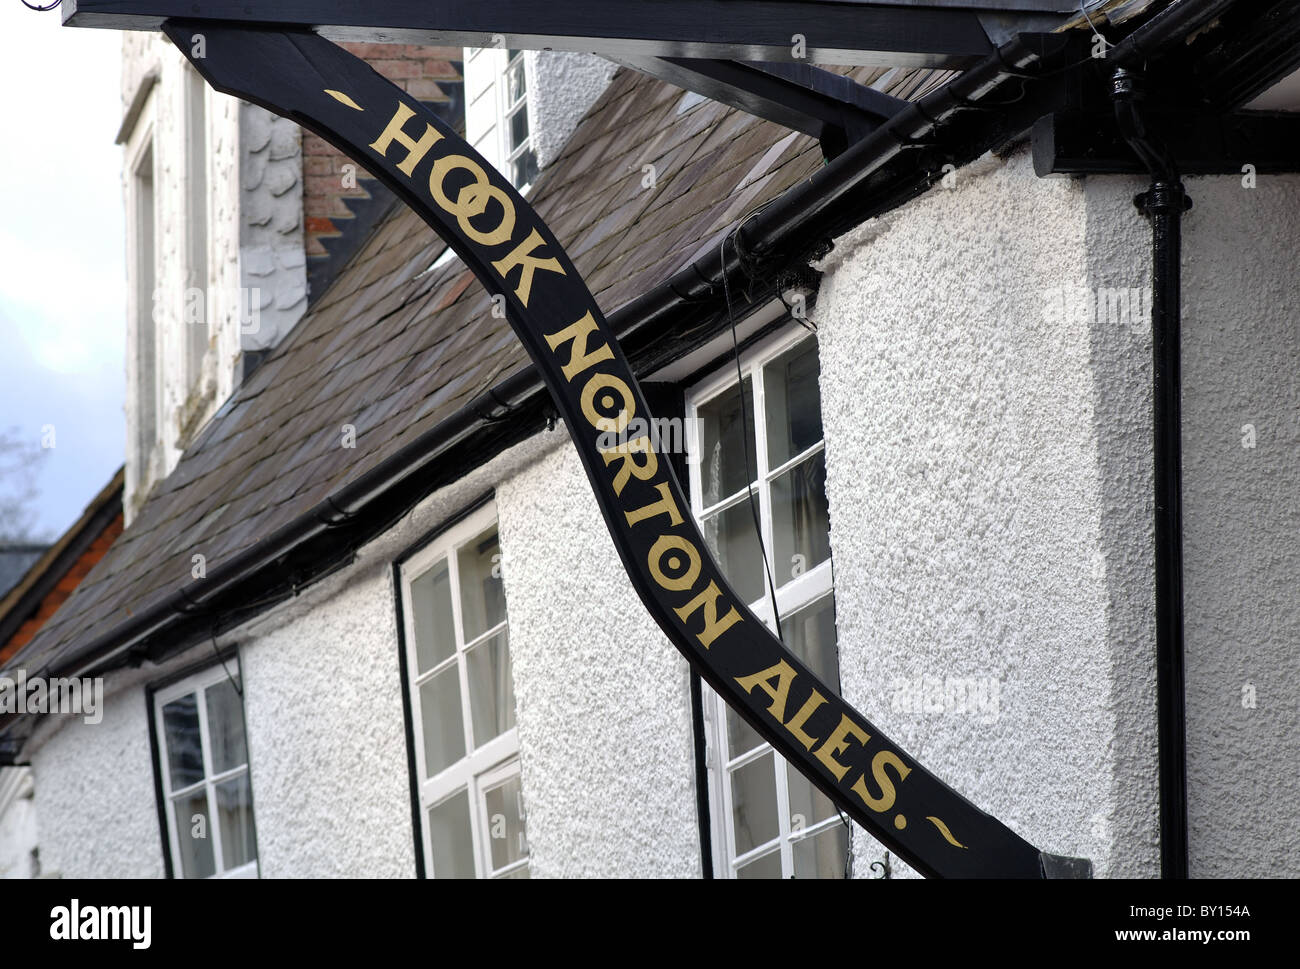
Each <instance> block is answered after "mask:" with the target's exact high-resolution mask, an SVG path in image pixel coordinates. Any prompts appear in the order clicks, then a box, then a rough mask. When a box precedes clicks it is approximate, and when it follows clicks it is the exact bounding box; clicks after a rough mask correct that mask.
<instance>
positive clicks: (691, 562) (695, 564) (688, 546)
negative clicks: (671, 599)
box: [648, 535, 700, 592]
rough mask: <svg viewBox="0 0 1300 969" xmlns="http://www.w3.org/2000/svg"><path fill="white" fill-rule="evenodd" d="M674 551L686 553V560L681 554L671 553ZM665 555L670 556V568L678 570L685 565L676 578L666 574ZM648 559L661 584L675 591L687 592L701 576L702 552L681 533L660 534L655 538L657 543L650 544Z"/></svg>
mask: <svg viewBox="0 0 1300 969" xmlns="http://www.w3.org/2000/svg"><path fill="white" fill-rule="evenodd" d="M674 552H680V553H681V554H682V555H685V556H686V561H685V562H683V561H682V560H681V556H679V555H676V554H670V553H674ZM665 555H668V556H669V558H668V562H667V565H668V568H670V569H672V570H673V571H677V570H678V569H682V568H683V567H685V571H683V572H682V574H681V575H679V576H678V577H677V578H675V579H674V578H673V577H672V576H670V575H665V574H664V571H663V568H662V566H663V564H664V556H665ZM648 559H649V565H650V575H651V576H652V577H653V578H654V580H655V581H656V582H658V583H659V585H660V586H662V587H663V588H665V589H669V590H671V591H673V592H685V591H686V590H687V589H689V588H690V587H691V586H693V585H694V584H695V580H696V579H698V578H699V577H700V553H699V551H698V550H696V548H695V545H694V543H692V542H690V541H688V540H686V539H684V538H682V537H681V536H680V535H660V536H659V537H658V538H657V539H655V543H654V544H653V545H651V546H650V555H649V556H648Z"/></svg>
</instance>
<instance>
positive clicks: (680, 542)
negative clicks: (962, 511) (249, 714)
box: [163, 21, 1086, 878]
mask: <svg viewBox="0 0 1300 969" xmlns="http://www.w3.org/2000/svg"><path fill="white" fill-rule="evenodd" d="M163 29H164V31H165V32H166V33H167V35H168V36H169V37H170V38H171V39H172V41H173V42H174V43H175V44H176V46H177V47H179V48H180V50H181V51H183V52H185V53H187V54H190V53H191V52H193V51H195V50H201V51H202V55H203V56H201V57H192V58H191V60H192V61H193V63H194V66H195V67H196V68H197V69H198V70H199V72H200V73H201V74H202V75H203V76H204V77H205V78H206V79H207V81H208V82H209V83H211V84H212V86H213V87H214V88H216V89H217V90H219V91H223V92H225V93H227V94H232V95H235V96H237V97H241V98H244V99H245V100H248V101H252V102H255V103H257V104H260V105H262V106H264V107H266V108H267V109H268V110H270V111H273V112H275V113H277V114H280V115H283V116H284V117H286V118H290V119H292V120H293V121H296V122H298V123H299V124H300V125H302V126H303V127H305V128H308V129H310V130H312V131H314V132H316V133H317V134H319V135H320V136H321V137H323V138H325V139H326V140H327V141H329V142H331V143H333V144H334V145H336V146H337V147H338V148H339V149H341V150H342V151H344V152H346V153H347V154H348V155H350V156H351V157H352V158H353V159H355V160H356V161H358V162H359V163H361V164H362V165H364V166H365V167H366V168H367V169H369V170H370V171H371V172H373V173H374V174H375V175H376V177H378V178H380V179H381V180H382V181H383V182H384V183H385V184H387V185H388V186H389V187H390V188H392V189H393V190H394V191H395V192H397V194H398V195H399V196H400V197H401V198H402V199H403V200H404V201H405V202H406V203H407V204H408V205H410V206H411V207H412V208H414V209H415V210H416V211H417V212H418V213H419V214H420V215H421V216H422V217H423V219H424V220H425V221H426V222H427V223H428V224H429V225H430V226H431V227H432V228H433V229H434V231H435V232H437V233H438V234H439V235H440V236H442V237H443V239H445V240H446V241H447V243H448V244H449V245H450V246H451V247H452V248H453V249H454V250H455V251H456V252H457V254H459V255H460V257H461V258H462V259H463V260H464V261H465V265H466V266H467V267H469V268H470V269H471V270H472V271H473V272H474V274H475V275H476V276H477V277H478V279H479V280H480V281H481V282H482V283H483V284H484V285H485V286H486V287H488V289H489V290H490V291H491V292H501V293H502V294H503V295H504V296H505V301H506V307H507V316H508V318H509V320H510V323H511V325H512V326H513V327H514V330H515V333H517V334H518V336H519V339H520V340H522V341H523V344H524V346H525V347H526V348H527V350H528V353H529V355H530V356H531V357H532V360H533V362H534V364H535V365H536V367H537V369H538V371H539V372H540V373H541V376H542V378H543V379H544V380H545V382H546V385H547V386H548V387H549V389H550V392H551V394H552V395H553V397H554V398H555V403H556V406H557V408H558V410H559V413H560V414H561V415H562V416H563V418H564V421H565V424H566V426H567V427H568V429H569V433H570V434H571V436H572V438H573V443H574V446H575V447H577V449H578V453H579V454H580V455H581V457H582V462H583V465H584V466H585V468H586V471H587V476H588V478H589V479H590V481H591V487H592V490H593V491H594V492H595V494H596V499H597V501H598V502H599V504H600V509H601V512H602V514H603V515H604V517H605V521H606V523H607V524H608V526H609V530H610V534H611V535H612V536H613V538H614V544H615V546H616V547H617V548H618V553H619V556H620V557H621V558H622V560H623V567H624V568H625V569H626V570H627V574H628V577H629V578H630V579H631V580H632V584H633V586H635V588H636V590H637V592H638V593H639V594H640V596H641V599H642V601H643V602H644V603H645V606H646V608H647V609H648V610H649V611H650V614H651V615H652V616H654V618H655V620H656V621H657V622H658V623H659V625H660V627H661V628H662V629H663V631H664V632H665V633H666V634H667V636H668V638H669V639H670V640H672V642H673V644H674V645H675V646H676V647H677V648H678V649H679V650H680V651H681V652H682V654H683V655H684V656H685V657H686V658H687V660H689V661H690V663H691V664H692V665H693V666H694V667H695V668H696V669H697V670H698V671H699V672H700V674H701V675H702V676H703V678H704V679H705V680H707V681H708V682H709V684H710V685H711V686H712V687H713V688H714V689H715V690H717V692H718V693H719V694H720V695H721V696H722V697H723V699H724V700H725V701H726V702H727V703H728V704H729V705H730V706H731V707H732V708H733V709H734V710H736V711H737V712H738V713H739V714H740V715H741V716H743V717H744V718H745V720H747V721H748V722H749V723H750V724H751V725H752V726H753V727H754V728H755V729H756V730H757V731H758V732H759V734H760V735H761V736H762V737H763V738H764V739H765V740H767V741H768V742H769V743H771V744H772V746H773V747H775V748H776V749H777V750H778V751H780V752H781V754H783V755H784V756H785V757H786V758H787V759H788V760H789V761H790V763H791V764H793V765H794V766H795V767H796V768H797V769H798V770H799V771H800V772H801V773H802V774H803V775H804V776H806V777H807V778H808V779H809V780H810V781H811V782H812V783H813V784H815V785H816V786H817V787H818V788H820V789H821V790H822V791H823V792H825V794H826V795H827V796H828V797H830V798H831V799H832V800H833V801H834V802H835V803H836V804H837V805H839V807H840V808H841V810H843V811H844V812H845V813H846V814H847V815H849V816H850V817H852V818H853V819H854V820H855V821H857V822H858V823H859V824H861V825H862V826H863V827H864V828H866V829H867V830H868V831H870V832H871V834H872V835H874V836H875V837H876V838H877V839H878V840H880V841H881V842H883V843H884V844H885V845H886V846H887V847H888V848H890V849H891V850H893V851H894V852H896V853H897V854H898V855H899V856H900V857H901V858H903V859H904V860H905V861H907V863H908V864H910V865H912V866H913V867H914V868H916V869H917V870H919V871H921V872H922V873H924V874H925V875H928V876H932V877H1020V878H1042V877H1048V876H1050V875H1052V874H1054V873H1058V872H1059V873H1075V872H1079V871H1080V870H1086V863H1080V862H1074V860H1072V859H1061V858H1056V857H1055V856H1051V855H1045V854H1042V853H1040V852H1039V850H1038V849H1037V848H1035V847H1034V846H1033V845H1031V844H1029V843H1028V842H1027V841H1025V840H1024V839H1022V838H1020V837H1019V836H1018V835H1016V834H1015V833H1014V832H1013V831H1011V830H1010V829H1009V828H1007V827H1006V826H1005V825H1004V824H1002V823H1001V822H1000V821H998V820H997V819H996V818H993V817H991V816H990V815H988V814H985V813H984V812H983V811H981V810H979V808H977V807H975V806H974V805H973V804H971V803H970V802H969V801H967V800H966V799H965V798H963V797H962V796H961V795H959V794H957V793H956V792H955V791H953V790H952V789H951V788H949V787H948V786H947V785H945V784H944V783H943V782H942V781H940V780H939V779H938V778H936V777H935V776H934V775H932V774H931V773H929V772H928V771H927V770H925V768H923V767H922V766H921V765H920V764H918V763H917V762H916V760H914V759H913V758H911V757H909V756H908V755H907V754H906V753H904V752H903V751H902V750H901V749H900V748H899V747H898V746H897V745H896V744H894V743H893V742H891V741H890V739H889V738H888V737H886V736H885V734H884V733H883V731H881V730H880V729H879V728H877V727H876V726H875V725H874V724H872V723H870V722H869V721H868V720H867V719H866V718H865V717H863V716H862V715H861V714H859V713H858V712H857V711H856V710H854V709H853V708H852V707H850V706H849V705H848V704H846V703H845V702H844V701H843V700H841V699H840V698H839V697H838V696H837V695H836V693H835V691H834V690H831V689H830V688H828V687H827V686H826V684H824V683H822V682H821V681H820V680H819V679H818V678H817V677H816V676H815V675H814V674H813V672H812V671H811V670H810V669H808V667H807V666H805V665H804V664H803V663H802V662H800V660H799V659H798V658H797V657H796V656H795V655H794V654H792V653H791V652H790V651H789V650H788V649H786V648H785V647H784V646H783V645H782V644H781V642H780V641H779V640H778V639H777V638H776V637H775V636H773V635H772V633H771V632H769V630H768V628H767V627H766V626H765V625H764V624H763V622H762V621H761V620H759V619H758V618H757V617H756V616H755V615H754V614H753V613H752V612H750V611H749V609H747V608H746V606H745V604H744V603H743V602H742V601H741V600H740V598H739V597H738V596H737V595H736V593H735V592H734V591H733V590H732V589H731V587H730V586H729V585H728V584H727V581H726V580H725V579H724V578H723V576H722V572H721V570H720V569H719V568H718V566H717V563H715V562H714V561H713V559H712V557H711V556H710V554H709V552H708V548H707V546H706V544H705V542H704V539H703V537H702V536H701V534H700V531H699V529H698V528H697V527H696V524H695V521H694V519H693V517H692V515H691V513H690V506H689V504H688V503H687V501H686V499H685V498H684V497H683V492H682V489H681V487H680V486H679V485H678V483H677V480H676V478H675V477H674V475H673V471H672V469H671V467H670V462H669V461H668V460H667V459H666V458H665V457H663V456H661V455H659V454H658V453H656V450H655V448H654V445H653V443H652V441H651V439H650V438H648V437H642V438H636V439H632V440H627V439H626V435H624V436H623V443H622V444H620V445H618V446H616V447H614V448H613V449H608V448H606V449H602V448H601V446H600V445H601V444H602V443H604V444H608V442H609V441H610V440H611V438H613V437H614V436H615V435H610V434H607V432H611V431H612V432H622V431H624V430H625V429H626V428H627V426H628V424H629V422H631V421H632V420H633V419H634V418H641V419H642V420H644V421H648V420H649V418H650V413H649V411H648V409H647V407H646V402H645V397H644V396H642V393H641V391H640V389H639V388H638V386H637V381H636V378H635V377H634V376H633V374H632V370H631V368H630V367H629V366H628V363H627V361H626V359H624V357H623V353H622V351H621V350H620V348H619V345H618V341H617V339H616V338H615V336H614V334H613V332H612V330H611V329H610V327H609V325H608V324H607V323H606V321H605V318H604V316H603V315H602V314H601V311H600V307H598V306H597V305H596V301H595V299H594V298H593V297H592V295H591V293H590V291H589V290H588V289H587V286H586V284H585V283H584V282H583V280H582V277H581V276H580V275H579V274H578V272H577V270H576V269H575V268H574V266H573V263H572V262H570V260H569V258H568V256H567V255H566V254H565V252H564V249H563V248H562V247H561V246H560V244H559V243H558V242H557V241H556V239H555V237H554V236H553V235H552V234H551V232H550V230H549V229H548V228H547V227H546V225H545V224H544V223H543V222H542V221H541V219H540V218H538V216H537V214H536V213H535V212H534V211H533V209H532V207H531V206H529V204H528V203H527V202H526V201H525V200H524V199H523V198H522V197H521V196H520V195H519V194H518V193H517V192H516V191H515V190H514V188H513V187H512V186H511V185H510V183H509V182H508V181H507V180H505V179H504V178H503V177H502V176H501V175H500V174H499V173H498V172H497V171H496V170H495V169H494V168H493V167H492V166H491V165H489V164H488V163H487V162H486V161H484V159H483V158H482V157H481V156H479V155H478V154H477V153H476V152H475V151H474V150H473V149H472V148H471V147H470V146H469V145H467V144H466V143H465V142H464V140H462V139H461V138H460V137H459V136H458V135H457V134H456V133H455V132H454V131H452V130H451V129H450V128H449V127H448V126H447V125H446V124H445V123H443V122H442V121H441V120H440V119H438V118H437V117H436V116H435V115H433V114H432V113H431V112H430V111H428V110H427V109H426V108H424V107H423V106H422V105H421V104H420V103H419V102H417V101H415V100H413V99H412V98H410V97H409V96H408V95H407V94H406V93H405V92H403V91H402V90H401V89H400V88H398V87H396V86H395V85H393V84H391V83H389V82H388V81H387V80H385V79H384V78H382V77H381V76H380V75H379V74H377V73H376V72H375V71H374V70H373V69H372V68H371V67H370V66H369V65H368V64H366V63H365V61H363V60H361V59H359V58H357V57H355V56H353V55H352V54H350V53H348V52H347V51H345V50H343V49H342V48H340V47H337V46H336V45H334V44H333V43H331V42H329V41H327V40H325V39H323V38H321V37H318V36H316V35H315V34H312V33H309V32H306V31H304V32H301V33H298V32H285V31H279V30H260V29H248V28H242V27H228V26H224V25H220V24H215V23H201V24H200V23H197V22H194V23H180V22H175V21H172V22H168V23H166V24H165V25H164V27H163ZM197 34H202V35H203V40H202V42H201V43H200V44H197V45H196V44H195V40H196V35H197ZM637 426H647V425H646V424H643V423H641V422H638V425H637ZM1071 862H1073V864H1071Z"/></svg>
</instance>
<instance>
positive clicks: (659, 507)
mask: <svg viewBox="0 0 1300 969" xmlns="http://www.w3.org/2000/svg"><path fill="white" fill-rule="evenodd" d="M655 491H657V492H659V500H658V501H656V502H654V503H653V504H650V505H643V506H642V507H640V508H637V509H636V510H634V511H625V512H623V516H624V517H625V518H627V523H628V524H629V525H635V524H636V523H637V522H643V521H645V520H646V519H647V518H654V517H656V516H657V515H667V516H668V520H669V521H670V522H672V523H673V524H674V525H680V524H681V523H682V513H681V512H680V511H678V510H677V502H675V501H673V493H672V492H671V491H670V490H668V482H667V481H661V482H660V483H659V484H657V485H655Z"/></svg>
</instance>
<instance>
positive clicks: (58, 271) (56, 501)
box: [0, 0, 126, 537]
mask: <svg viewBox="0 0 1300 969" xmlns="http://www.w3.org/2000/svg"><path fill="white" fill-rule="evenodd" d="M60 21H61V17H60V14H59V12H58V10H57V9H56V10H53V11H50V12H48V13H34V12H32V11H30V10H28V9H27V8H25V7H24V6H23V5H22V4H21V3H19V2H18V0H0V92H2V93H0V148H2V149H3V151H0V159H3V164H4V166H5V168H6V169H7V177H6V178H4V179H3V182H0V191H2V192H3V193H4V199H3V203H2V204H0V427H12V426H17V427H19V428H20V429H21V432H22V434H23V435H24V436H27V437H28V438H29V439H30V440H32V441H34V442H37V443H38V444H39V443H40V441H41V433H42V428H43V427H45V426H46V425H53V428H54V444H55V446H54V448H53V449H52V450H49V451H47V452H45V460H44V464H43V467H42V470H41V475H40V479H39V485H40V489H41V494H40V499H39V505H38V507H37V509H36V510H37V513H38V518H37V523H36V524H37V527H38V528H39V529H41V530H42V531H44V532H45V533H46V534H47V537H54V536H57V535H58V534H60V533H62V532H63V531H64V530H65V529H66V528H67V527H68V526H69V525H71V524H72V523H73V522H74V521H76V519H77V517H78V516H79V515H80V514H81V512H82V510H83V509H84V508H85V506H86V503H87V502H89V501H90V499H91V498H93V497H94V496H95V494H96V493H97V492H98V491H99V490H100V489H102V488H103V487H104V485H105V484H107V483H108V480H109V478H111V477H112V476H113V473H114V472H115V471H116V470H117V468H118V466H119V465H121V463H122V459H123V449H124V443H123V442H124V440H125V436H126V435H125V415H124V413H123V410H122V406H123V400H124V387H125V373H124V363H123V349H124V344H125V340H126V322H125V320H126V315H125V314H126V295H125V294H126V283H125V268H124V248H125V241H124V235H123V225H122V191H121V180H120V174H119V173H120V169H121V148H120V147H118V146H117V145H115V144H113V137H114V135H116V133H117V128H118V125H119V124H120V122H121V120H122V118H121V116H122V108H121V100H120V96H119V93H118V87H119V60H118V55H119V51H120V49H121V42H122V40H121V37H122V35H121V34H120V33H117V32H116V31H108V30H87V29H80V28H72V27H67V28H65V27H61V26H60Z"/></svg>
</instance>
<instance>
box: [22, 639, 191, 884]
mask: <svg viewBox="0 0 1300 969" xmlns="http://www.w3.org/2000/svg"><path fill="white" fill-rule="evenodd" d="M191 661H192V660H191ZM182 662H183V661H182ZM158 675H160V671H158V670H153V671H151V672H150V673H149V674H145V673H144V671H142V670H123V671H120V672H119V673H117V674H116V675H114V676H110V677H108V678H107V679H106V680H105V683H104V710H103V713H104V716H103V720H102V721H101V722H99V723H97V724H87V723H85V722H84V720H83V719H82V718H80V717H75V716H66V717H62V718H60V719H59V720H58V721H56V722H45V723H43V724H42V725H41V726H40V728H39V729H38V730H37V732H36V734H35V735H34V736H33V739H32V740H31V741H29V742H28V745H27V747H26V748H25V749H24V756H27V757H29V758H30V760H31V763H32V772H33V775H34V778H35V782H36V813H37V816H38V817H39V818H40V829H39V830H40V852H41V871H42V873H44V874H55V873H57V874H60V875H62V876H63V877H64V878H161V877H162V876H163V872H164V868H163V855H162V835H161V833H160V832H159V829H158V808H157V801H156V799H155V796H154V772H153V758H152V755H151V753H150V749H149V719H148V715H147V713H146V707H145V696H144V684H145V682H146V681H147V680H148V679H149V678H152V677H154V676H158Z"/></svg>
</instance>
